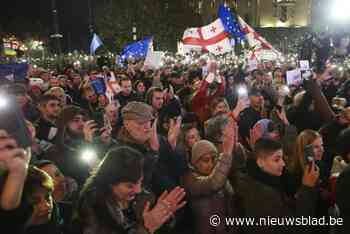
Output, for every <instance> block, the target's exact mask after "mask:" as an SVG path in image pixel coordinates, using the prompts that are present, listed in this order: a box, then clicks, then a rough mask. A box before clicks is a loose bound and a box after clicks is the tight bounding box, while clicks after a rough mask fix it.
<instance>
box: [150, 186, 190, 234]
mask: <svg viewBox="0 0 350 234" xmlns="http://www.w3.org/2000/svg"><path fill="white" fill-rule="evenodd" d="M185 195H186V193H185V191H184V189H183V188H180V187H176V188H174V189H173V190H172V191H171V192H170V193H168V192H167V191H165V192H164V193H163V194H162V195H161V196H160V197H159V198H158V201H157V203H156V205H155V206H154V207H153V208H152V209H150V203H149V202H147V203H146V205H145V208H144V211H143V221H144V226H145V228H146V229H147V230H148V231H149V232H150V233H154V232H155V231H156V230H157V229H159V228H160V227H161V226H162V225H163V224H164V223H165V222H167V221H168V219H169V218H170V217H171V216H172V215H173V214H174V213H175V212H176V211H177V210H178V209H180V208H182V207H183V206H184V205H185V204H186V202H185V201H183V199H184V197H185Z"/></svg>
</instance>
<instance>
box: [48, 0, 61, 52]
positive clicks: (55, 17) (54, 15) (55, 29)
mask: <svg viewBox="0 0 350 234" xmlns="http://www.w3.org/2000/svg"><path fill="white" fill-rule="evenodd" d="M51 8H52V21H53V33H54V34H52V35H51V36H50V37H51V38H53V39H54V41H55V44H56V48H55V49H56V51H55V52H56V53H58V54H61V53H62V51H61V38H62V37H63V36H62V35H61V34H60V33H59V22H58V14H57V5H56V0H51Z"/></svg>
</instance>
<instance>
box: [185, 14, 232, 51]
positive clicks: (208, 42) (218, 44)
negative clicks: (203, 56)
mask: <svg viewBox="0 0 350 234" xmlns="http://www.w3.org/2000/svg"><path fill="white" fill-rule="evenodd" d="M182 42H183V49H184V51H185V52H187V51H190V50H195V51H203V52H210V53H213V54H215V55H218V54H224V53H227V52H230V51H232V45H231V43H230V38H229V33H227V32H226V31H225V28H224V25H223V24H222V21H221V19H217V20H215V21H214V22H212V23H211V24H209V25H206V26H203V27H200V28H188V29H186V30H185V32H184V35H183V37H182Z"/></svg>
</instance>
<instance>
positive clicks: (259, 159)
mask: <svg viewBox="0 0 350 234" xmlns="http://www.w3.org/2000/svg"><path fill="white" fill-rule="evenodd" d="M256 164H257V165H258V167H259V168H261V169H263V168H264V165H265V160H264V159H263V158H261V157H258V158H257V159H256Z"/></svg>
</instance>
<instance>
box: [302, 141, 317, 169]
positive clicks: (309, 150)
mask: <svg viewBox="0 0 350 234" xmlns="http://www.w3.org/2000/svg"><path fill="white" fill-rule="evenodd" d="M304 157H305V162H306V163H307V164H308V165H310V164H312V163H313V162H315V153H314V146H313V145H312V144H310V145H306V146H305V147H304Z"/></svg>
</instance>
